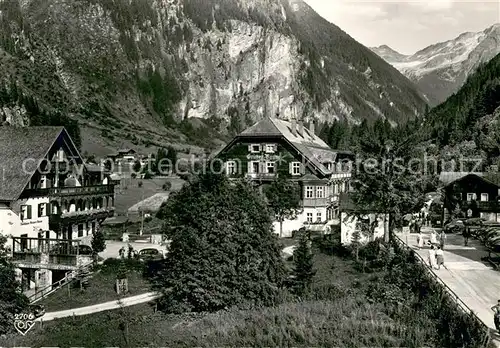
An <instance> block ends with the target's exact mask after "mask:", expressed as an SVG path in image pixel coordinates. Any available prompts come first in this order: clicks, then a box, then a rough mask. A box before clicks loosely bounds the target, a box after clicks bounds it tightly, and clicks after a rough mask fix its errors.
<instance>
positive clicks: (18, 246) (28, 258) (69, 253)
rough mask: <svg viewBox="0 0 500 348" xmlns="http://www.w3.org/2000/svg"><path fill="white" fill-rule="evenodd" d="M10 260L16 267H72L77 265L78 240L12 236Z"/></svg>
mask: <svg viewBox="0 0 500 348" xmlns="http://www.w3.org/2000/svg"><path fill="white" fill-rule="evenodd" d="M12 244H13V245H12V246H13V248H12V261H13V263H14V264H16V265H17V266H18V267H27V268H49V269H73V268H76V266H77V265H78V260H79V257H80V256H82V257H84V258H85V257H88V255H79V250H80V241H78V240H68V239H48V238H24V237H14V238H12Z"/></svg>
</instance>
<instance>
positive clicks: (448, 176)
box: [439, 172, 483, 186]
mask: <svg viewBox="0 0 500 348" xmlns="http://www.w3.org/2000/svg"><path fill="white" fill-rule="evenodd" d="M470 174H474V175H477V176H482V175H483V173H480V172H441V173H440V174H439V181H440V182H442V183H443V184H444V185H445V186H448V185H449V184H451V183H452V182H455V181H457V180H459V179H462V178H464V177H466V176H467V175H470Z"/></svg>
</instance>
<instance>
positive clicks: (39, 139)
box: [0, 126, 65, 201]
mask: <svg viewBox="0 0 500 348" xmlns="http://www.w3.org/2000/svg"><path fill="white" fill-rule="evenodd" d="M63 131H64V132H65V130H64V127H13V126H1V127H0V201H14V200H16V199H18V198H19V196H20V195H21V193H22V192H23V190H24V188H25V187H26V185H27V184H28V182H29V180H30V179H31V176H32V175H33V172H34V171H35V170H36V169H37V164H38V161H39V160H41V159H42V158H44V157H45V156H46V155H47V152H49V150H50V149H51V147H52V145H54V142H55V141H56V140H57V138H58V137H59V135H60V134H61V133H62V132H63ZM29 159H32V161H29V162H26V167H25V168H23V163H24V162H25V161H26V160H29ZM25 169H26V170H25Z"/></svg>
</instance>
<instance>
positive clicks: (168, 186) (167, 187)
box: [162, 181, 172, 191]
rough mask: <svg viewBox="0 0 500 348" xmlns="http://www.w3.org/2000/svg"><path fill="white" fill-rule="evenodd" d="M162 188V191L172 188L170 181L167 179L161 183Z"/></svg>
mask: <svg viewBox="0 0 500 348" xmlns="http://www.w3.org/2000/svg"><path fill="white" fill-rule="evenodd" d="M162 188H163V190H164V191H170V189H171V188H172V183H171V182H170V181H167V182H165V183H164V184H163V186H162Z"/></svg>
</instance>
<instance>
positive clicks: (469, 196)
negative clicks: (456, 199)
mask: <svg viewBox="0 0 500 348" xmlns="http://www.w3.org/2000/svg"><path fill="white" fill-rule="evenodd" d="M475 199H476V194H475V193H467V201H469V202H470V201H473V200H475Z"/></svg>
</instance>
